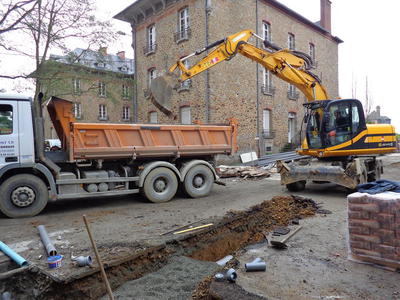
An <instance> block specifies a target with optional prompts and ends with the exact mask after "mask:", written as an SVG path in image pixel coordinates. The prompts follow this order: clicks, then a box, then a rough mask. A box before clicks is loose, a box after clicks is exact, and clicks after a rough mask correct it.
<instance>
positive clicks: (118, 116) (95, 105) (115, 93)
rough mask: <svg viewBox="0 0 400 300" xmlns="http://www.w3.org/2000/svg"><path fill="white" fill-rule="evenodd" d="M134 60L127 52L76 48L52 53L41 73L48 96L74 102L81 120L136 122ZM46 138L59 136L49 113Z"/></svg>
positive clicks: (46, 117)
mask: <svg viewBox="0 0 400 300" xmlns="http://www.w3.org/2000/svg"><path fill="white" fill-rule="evenodd" d="M133 70H134V68H133V60H132V59H128V58H126V57H125V52H124V51H121V52H118V53H117V54H116V55H112V54H108V53H107V49H106V48H101V49H100V50H99V51H98V52H97V51H91V50H83V49H79V48H77V49H75V50H74V51H72V52H71V53H69V54H68V55H66V56H60V55H51V56H50V59H49V60H48V61H46V64H45V66H44V68H43V70H42V72H40V74H41V75H40V76H41V82H42V86H43V89H42V92H44V93H45V99H47V98H49V97H50V96H57V97H60V98H63V99H66V100H70V101H73V102H74V104H73V112H74V115H75V118H76V119H77V122H89V123H97V122H107V123H126V122H132V121H133V117H132V116H133V113H132V112H133V102H132V98H133V87H134V75H133ZM44 117H45V137H46V139H56V138H57V135H56V132H55V130H54V128H53V125H52V123H51V121H50V118H49V116H48V114H47V111H46V112H45V115H44Z"/></svg>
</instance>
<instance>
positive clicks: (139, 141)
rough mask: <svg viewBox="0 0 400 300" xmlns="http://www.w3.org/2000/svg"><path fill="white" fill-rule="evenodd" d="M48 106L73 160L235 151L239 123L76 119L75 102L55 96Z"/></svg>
mask: <svg viewBox="0 0 400 300" xmlns="http://www.w3.org/2000/svg"><path fill="white" fill-rule="evenodd" d="M48 110H49V114H50V117H51V119H52V122H53V125H54V128H55V129H56V131H57V134H58V136H59V138H60V139H61V141H62V146H63V149H64V150H66V151H68V153H69V160H70V161H75V160H77V159H101V158H105V159H107V158H132V159H136V158H141V157H143V158H145V157H183V156H206V155H207V156H208V155H215V154H233V153H234V152H235V151H236V150H237V140H236V137H237V123H236V122H235V121H234V120H232V121H231V122H230V124H229V125H163V124H105V123H75V119H74V117H73V115H72V103H71V102H70V101H67V100H63V99H60V98H56V97H53V98H52V99H51V101H50V102H49V104H48Z"/></svg>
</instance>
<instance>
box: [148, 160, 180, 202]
mask: <svg viewBox="0 0 400 300" xmlns="http://www.w3.org/2000/svg"><path fill="white" fill-rule="evenodd" d="M177 189H178V179H177V178H176V175H175V173H174V172H173V171H171V170H170V169H168V168H165V167H158V168H155V169H153V170H151V171H150V173H149V174H147V176H146V179H145V180H144V184H143V189H142V193H143V194H144V196H145V197H146V198H147V199H148V200H149V201H151V202H155V203H160V202H167V201H169V200H171V199H172V198H173V197H174V196H175V194H176V191H177Z"/></svg>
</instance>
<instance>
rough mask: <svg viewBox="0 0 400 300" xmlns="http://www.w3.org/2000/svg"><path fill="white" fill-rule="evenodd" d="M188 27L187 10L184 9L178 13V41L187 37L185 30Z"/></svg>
mask: <svg viewBox="0 0 400 300" xmlns="http://www.w3.org/2000/svg"><path fill="white" fill-rule="evenodd" d="M189 26H190V25H189V8H188V7H185V8H182V9H181V10H180V11H179V12H178V31H179V39H186V38H187V37H188V34H187V30H188V28H189Z"/></svg>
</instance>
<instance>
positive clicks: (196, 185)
mask: <svg viewBox="0 0 400 300" xmlns="http://www.w3.org/2000/svg"><path fill="white" fill-rule="evenodd" d="M213 183H214V174H213V172H212V171H211V170H210V168H209V167H207V166H205V165H197V166H194V167H192V168H191V169H190V170H189V172H187V174H186V176H185V180H184V182H183V187H184V190H185V193H186V194H188V195H189V196H190V197H192V198H199V197H205V196H207V195H208V194H209V193H210V191H211V189H212V187H213Z"/></svg>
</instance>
